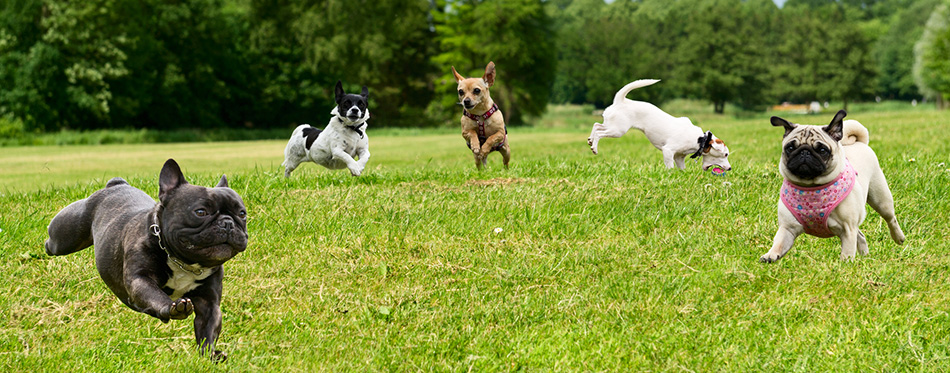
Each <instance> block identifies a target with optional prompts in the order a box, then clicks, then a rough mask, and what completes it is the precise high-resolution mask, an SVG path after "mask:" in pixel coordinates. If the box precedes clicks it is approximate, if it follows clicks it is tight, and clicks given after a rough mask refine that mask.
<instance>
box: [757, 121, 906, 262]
mask: <svg viewBox="0 0 950 373" xmlns="http://www.w3.org/2000/svg"><path fill="white" fill-rule="evenodd" d="M844 115H845V112H844V110H842V111H839V112H838V114H837V115H836V116H835V120H833V121H832V124H834V123H835V122H836V121H840V120H841V118H844ZM775 118H777V117H773V124H772V125H773V126H776V125H777V124H775V123H776V122H775V121H774V120H775ZM779 120H781V121H785V120H784V119H781V118H779ZM785 123H789V122H787V121H785ZM786 131H788V132H786V136H785V138H784V139H783V141H782V148H784V147H785V146H786V145H787V144H789V143H790V142H793V141H795V142H798V143H801V144H812V143H815V142H819V141H821V142H823V143H825V144H828V145H829V146H830V147H831V151H832V153H833V157H832V158H831V159H830V160H829V162H830V164H829V165H828V169H829V170H830V172H828V173H827V174H825V175H822V176H819V177H816V178H815V179H800V178H798V177H796V176H795V175H794V174H792V173H791V172H790V171H788V169H787V168H786V166H785V163H786V160H785V155H784V153H783V155H782V158H781V160H780V161H779V173H780V174H781V175H782V177H783V178H784V179H786V180H789V181H790V182H791V183H793V184H796V185H799V186H806V187H808V186H816V185H824V184H827V183H829V182H831V181H833V180H834V179H836V178H837V176H838V174H840V173H841V172H843V171H844V168H845V159H847V161H848V162H850V163H851V166H852V167H854V169H855V171H856V172H857V180H856V182H855V184H854V187H853V189H852V190H851V193H850V194H848V196H847V197H845V199H844V200H843V201H842V202H841V203H840V204H839V205H838V206H837V207H835V209H834V210H832V211H831V213H830V214H829V215H828V229H829V230H830V231H831V232H832V233H833V234H834V235H836V236H838V238H839V239H840V240H841V259H842V260H850V259H853V258H854V256H855V254H856V253H857V254H861V255H867V254H868V252H869V249H868V243H867V239H866V238H865V237H864V233H862V232H861V230H860V229H859V227H860V225H861V223H863V222H864V219H865V218H866V217H867V211H866V209H865V205H870V206H871V208H873V209H874V211H877V213H878V214H879V215H880V216H881V218H883V219H884V222H885V223H887V228H888V230H889V231H890V235H891V239H893V240H894V242H895V243H897V244H898V245H900V244H903V243H904V240H906V236H905V235H904V231H903V230H902V229H901V227H900V223H898V221H897V216H896V214H895V212H894V197H893V195H892V194H891V190H890V188H889V187H888V185H887V180H886V179H885V178H884V172H883V171H881V166H880V163H879V162H878V159H877V155H876V154H875V153H874V150H872V149H871V148H870V147H869V146H868V145H867V143H868V139H869V137H870V136H869V132H868V130H867V128H865V127H864V126H863V125H861V123H859V122H858V121H855V120H847V121H844V122H843V124H842V135H843V136H842V138H841V140H839V141H835V140H834V138H832V137H831V136H829V134H828V132H826V131H825V127H821V126H810V125H798V124H791V123H789V126H786ZM777 208H778V231H777V232H776V233H775V237H774V238H773V239H772V248H771V249H770V250H769V251H768V252H767V253H765V255H762V257H761V258H759V260H760V261H762V262H766V263H772V262H775V261H778V260H780V259H782V257H784V256H785V254H787V253H788V251H789V250H790V249H791V248H792V244H793V243H794V242H795V238H796V237H798V236H799V235H801V234H802V233H804V227H803V226H802V225H801V223H799V222H798V220H797V219H796V218H795V216H794V215H793V214H792V212H791V211H789V209H788V207H786V206H785V204H784V203H783V202H782V201H781V199H780V198H779V200H778V203H777Z"/></svg>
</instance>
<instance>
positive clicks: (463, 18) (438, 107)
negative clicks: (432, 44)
mask: <svg viewBox="0 0 950 373" xmlns="http://www.w3.org/2000/svg"><path fill="white" fill-rule="evenodd" d="M436 4H437V6H436V9H435V10H434V11H433V13H432V14H433V16H434V18H435V21H436V25H435V30H436V34H437V40H438V43H439V48H440V51H441V52H440V53H439V54H438V55H436V56H435V57H434V58H433V62H435V65H436V66H438V68H439V69H440V72H441V73H442V74H441V76H440V77H439V78H438V79H437V80H436V87H435V91H436V92H437V95H438V97H441V99H439V100H437V101H434V102H433V105H432V106H431V107H430V113H432V115H434V116H441V117H442V118H443V121H445V122H448V123H452V122H453V119H450V118H457V117H458V114H459V110H458V107H457V105H456V103H457V102H458V95H456V94H455V87H456V84H455V78H454V77H453V76H452V73H451V70H450V67H451V66H455V68H456V69H457V70H458V71H459V73H461V74H462V75H465V76H481V75H482V73H484V69H485V65H487V64H488V61H494V62H495V66H496V68H497V74H498V75H497V78H496V82H495V86H494V87H492V99H494V100H495V101H497V102H498V105H499V106H500V107H501V109H502V111H503V112H504V113H505V120H506V121H508V122H509V123H512V124H519V123H522V122H523V121H524V119H523V116H538V115H540V114H541V113H543V112H544V109H545V108H546V106H547V103H548V98H549V97H550V94H551V85H552V82H553V81H554V74H555V68H556V65H555V61H556V54H555V53H556V50H555V44H554V36H555V34H554V30H553V29H552V27H551V19H550V18H549V16H548V14H547V11H546V9H545V5H544V2H543V1H541V0H482V1H479V0H457V1H456V0H450V1H441V0H440V1H436ZM439 113H444V114H441V115H440V114H439Z"/></svg>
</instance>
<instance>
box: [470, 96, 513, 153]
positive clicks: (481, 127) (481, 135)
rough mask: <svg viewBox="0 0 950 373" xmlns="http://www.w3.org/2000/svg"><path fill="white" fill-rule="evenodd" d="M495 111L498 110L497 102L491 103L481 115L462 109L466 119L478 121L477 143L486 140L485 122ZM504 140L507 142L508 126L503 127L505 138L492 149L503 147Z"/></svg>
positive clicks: (482, 142)
mask: <svg viewBox="0 0 950 373" xmlns="http://www.w3.org/2000/svg"><path fill="white" fill-rule="evenodd" d="M496 111H498V104H494V103H493V104H492V106H491V109H488V111H486V112H485V113H484V114H482V115H475V114H472V113H469V112H468V110H462V115H465V116H466V117H468V119H471V120H474V121H475V123H478V130H477V133H478V143H479V145H481V144H484V143H485V141H486V140H488V136H487V135H485V122H486V121H488V118H489V117H491V116H492V114H495V112H496ZM506 142H508V128H507V127H505V139H504V140H501V142H499V143H498V144H497V145H495V147H494V148H492V150H499V149H501V148H504V147H505V143H506ZM468 147H469V148H471V147H472V144H468Z"/></svg>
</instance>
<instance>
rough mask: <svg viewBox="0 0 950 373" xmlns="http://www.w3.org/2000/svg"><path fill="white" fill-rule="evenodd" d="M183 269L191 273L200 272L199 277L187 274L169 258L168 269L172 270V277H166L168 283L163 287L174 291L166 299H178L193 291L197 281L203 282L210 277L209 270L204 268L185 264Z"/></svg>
mask: <svg viewBox="0 0 950 373" xmlns="http://www.w3.org/2000/svg"><path fill="white" fill-rule="evenodd" d="M184 266H185V267H187V268H188V269H190V270H192V271H199V270H200V271H201V275H200V276H199V275H195V274H194V272H189V271H186V270H184V269H182V268H181V267H179V266H178V263H175V262H174V261H173V260H172V258H171V257H169V258H168V268H171V269H172V275H171V276H169V277H168V281H167V282H165V286H166V287H169V288H172V289H174V290H175V292H174V293H172V294H171V295H169V296H168V297H169V298H171V299H180V298H181V297H183V296H184V295H185V294H187V293H188V292H189V291H192V290H195V288H197V287H198V285H200V284H199V283H198V281H201V280H204V279H206V278H208V276H211V269H210V268H204V267H202V266H199V265H197V264H192V265H188V264H185V265H184Z"/></svg>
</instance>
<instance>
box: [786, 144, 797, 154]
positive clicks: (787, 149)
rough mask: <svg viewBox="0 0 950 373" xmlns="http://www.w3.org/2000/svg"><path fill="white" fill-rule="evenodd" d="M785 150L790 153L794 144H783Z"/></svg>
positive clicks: (793, 149) (793, 148)
mask: <svg viewBox="0 0 950 373" xmlns="http://www.w3.org/2000/svg"><path fill="white" fill-rule="evenodd" d="M785 151H786V152H788V153H791V152H793V151H795V144H788V145H785Z"/></svg>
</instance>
